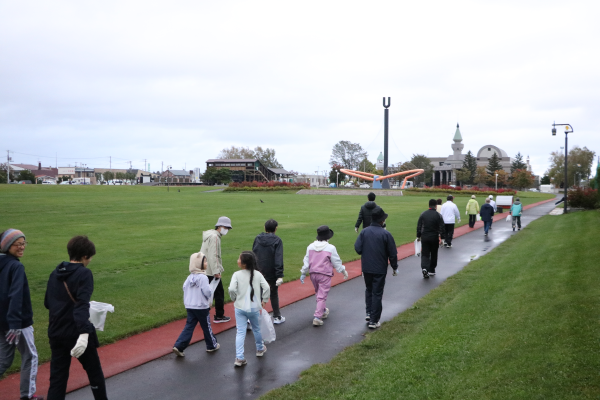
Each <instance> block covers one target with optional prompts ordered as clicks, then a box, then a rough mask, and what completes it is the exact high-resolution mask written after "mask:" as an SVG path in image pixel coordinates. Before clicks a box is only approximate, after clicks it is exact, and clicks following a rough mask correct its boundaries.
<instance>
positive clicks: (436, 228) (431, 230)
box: [417, 199, 445, 278]
mask: <svg viewBox="0 0 600 400" xmlns="http://www.w3.org/2000/svg"><path fill="white" fill-rule="evenodd" d="M436 206H437V201H436V200H435V199H431V200H429V210H427V211H423V213H421V216H420V217H419V222H417V240H420V241H421V270H422V272H423V278H429V277H430V276H434V275H435V267H437V257H438V250H439V246H440V244H441V243H442V239H444V231H445V226H444V219H443V218H442V216H441V215H440V214H439V213H438V212H437V211H436Z"/></svg>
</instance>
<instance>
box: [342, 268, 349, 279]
mask: <svg viewBox="0 0 600 400" xmlns="http://www.w3.org/2000/svg"><path fill="white" fill-rule="evenodd" d="M342 275H344V280H346V279H348V271H346V270H343V271H342Z"/></svg>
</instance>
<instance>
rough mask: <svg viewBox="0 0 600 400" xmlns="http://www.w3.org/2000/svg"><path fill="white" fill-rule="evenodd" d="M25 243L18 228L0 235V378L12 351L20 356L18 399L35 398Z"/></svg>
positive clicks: (35, 364) (35, 357) (34, 354)
mask: <svg viewBox="0 0 600 400" xmlns="http://www.w3.org/2000/svg"><path fill="white" fill-rule="evenodd" d="M26 246H27V242H26V241H25V235H24V234H23V232H21V231H20V230H18V229H7V230H6V231H4V232H2V233H1V234H0V376H1V375H2V374H3V373H4V372H5V371H6V370H7V369H8V367H10V366H11V364H12V362H13V359H14V357H15V348H16V349H17V350H19V353H20V354H21V382H20V391H21V395H20V398H21V399H43V397H38V396H36V395H35V391H36V377H37V369H38V354H37V350H36V348H35V343H34V340H33V326H32V325H33V309H32V308H31V296H30V294H29V284H28V282H27V276H26V275H25V267H24V266H23V264H21V261H20V258H21V257H23V254H24V252H25V247H26Z"/></svg>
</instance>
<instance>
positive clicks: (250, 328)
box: [246, 320, 252, 331]
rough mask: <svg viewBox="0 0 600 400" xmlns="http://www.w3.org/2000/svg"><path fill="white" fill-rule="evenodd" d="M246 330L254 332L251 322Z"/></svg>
mask: <svg viewBox="0 0 600 400" xmlns="http://www.w3.org/2000/svg"><path fill="white" fill-rule="evenodd" d="M246 330H247V331H251V330H252V324H251V323H250V320H248V325H246Z"/></svg>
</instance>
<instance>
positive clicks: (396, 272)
mask: <svg viewBox="0 0 600 400" xmlns="http://www.w3.org/2000/svg"><path fill="white" fill-rule="evenodd" d="M392 271H394V272H393V273H392V276H398V269H397V268H396V269H392Z"/></svg>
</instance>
